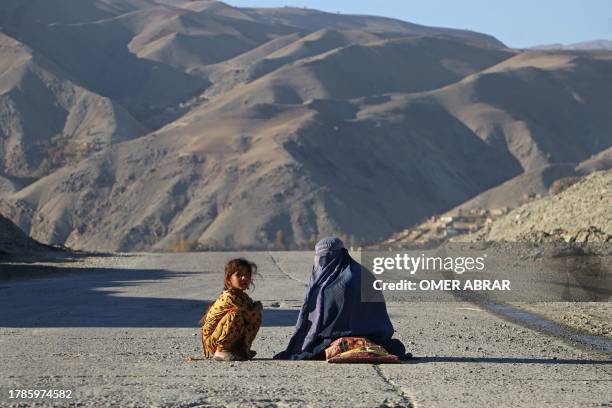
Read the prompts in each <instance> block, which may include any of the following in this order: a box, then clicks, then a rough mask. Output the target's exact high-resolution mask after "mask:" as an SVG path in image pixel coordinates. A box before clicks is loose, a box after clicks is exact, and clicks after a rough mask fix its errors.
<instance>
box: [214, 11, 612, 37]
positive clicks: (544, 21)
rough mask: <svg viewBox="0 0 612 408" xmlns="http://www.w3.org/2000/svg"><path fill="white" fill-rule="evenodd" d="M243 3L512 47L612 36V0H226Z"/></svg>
mask: <svg viewBox="0 0 612 408" xmlns="http://www.w3.org/2000/svg"><path fill="white" fill-rule="evenodd" d="M225 2H226V3H228V4H230V5H232V6H238V7H282V6H285V5H287V6H293V7H307V8H311V9H317V10H322V11H329V12H334V13H335V12H340V13H343V14H369V15H376V16H385V17H393V18H398V19H400V20H404V21H409V22H411V23H417V24H423V25H429V26H438V27H449V28H462V29H469V30H473V31H479V32H482V33H486V34H491V35H493V36H495V37H496V38H497V39H499V40H501V41H502V42H503V43H505V44H506V45H508V46H510V47H516V48H524V47H530V46H533V45H541V44H550V43H563V44H569V43H575V42H581V41H590V40H602V39H603V40H612V0H512V1H509V0H505V1H502V0H419V1H413V0H225Z"/></svg>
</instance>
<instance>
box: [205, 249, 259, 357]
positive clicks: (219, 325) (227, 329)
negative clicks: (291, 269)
mask: <svg viewBox="0 0 612 408" xmlns="http://www.w3.org/2000/svg"><path fill="white" fill-rule="evenodd" d="M255 273H257V265H255V264H254V263H252V262H249V261H247V260H246V259H242V258H237V259H232V260H231V261H229V262H228V263H227V264H226V265H225V278H224V282H223V287H224V289H225V290H224V291H223V292H222V293H221V294H220V295H219V297H218V298H217V299H216V300H215V301H214V302H213V304H212V305H211V306H210V307H209V309H208V311H207V312H206V315H205V316H204V317H203V318H202V319H201V320H200V324H201V325H202V348H203V351H204V357H205V358H209V357H211V356H212V358H213V359H214V360H217V361H243V360H250V359H251V358H253V357H254V356H255V352H254V351H252V350H251V344H252V343H253V340H254V339H255V336H256V335H257V332H258V331H259V327H260V325H261V312H262V309H263V308H262V305H261V302H253V300H252V299H251V298H250V297H249V295H247V294H246V293H245V290H247V289H248V288H249V287H250V286H251V281H252V277H253V274H255Z"/></svg>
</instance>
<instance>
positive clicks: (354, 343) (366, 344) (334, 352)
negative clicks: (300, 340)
mask: <svg viewBox="0 0 612 408" xmlns="http://www.w3.org/2000/svg"><path fill="white" fill-rule="evenodd" d="M325 358H326V360H327V362H328V363H364V364H374V363H399V362H400V360H399V358H397V356H395V355H393V354H389V352H387V350H385V349H384V348H383V347H381V346H379V345H378V344H376V343H374V342H373V341H370V340H368V339H366V338H365V337H340V338H339V339H336V340H334V341H333V343H332V344H330V345H329V347H327V348H326V349H325Z"/></svg>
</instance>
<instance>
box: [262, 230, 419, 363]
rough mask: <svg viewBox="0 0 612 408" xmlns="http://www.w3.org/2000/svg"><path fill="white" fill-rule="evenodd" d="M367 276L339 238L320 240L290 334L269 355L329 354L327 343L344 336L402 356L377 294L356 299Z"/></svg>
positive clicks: (308, 356)
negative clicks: (282, 345)
mask: <svg viewBox="0 0 612 408" xmlns="http://www.w3.org/2000/svg"><path fill="white" fill-rule="evenodd" d="M370 278H371V273H369V272H368V271H367V270H363V271H362V267H361V265H360V264H359V263H358V262H356V261H355V260H354V259H353V258H351V257H350V255H349V253H348V251H347V250H346V248H344V244H343V243H342V241H341V240H340V239H339V238H336V237H330V238H325V239H322V240H321V241H319V242H318V243H317V245H316V246H315V263H314V267H313V270H312V275H311V276H310V282H309V284H308V289H307V290H306V297H305V299H304V304H303V306H302V310H301V311H300V314H299V316H298V320H297V323H296V325H295V331H294V334H293V336H292V337H291V340H290V341H289V345H288V346H287V349H286V350H285V351H283V352H281V353H278V354H277V355H276V356H274V358H275V359H291V360H305V359H317V358H325V357H326V354H327V357H328V359H329V353H330V351H333V350H327V352H326V349H327V348H328V347H330V345H332V343H334V345H336V346H337V344H336V343H337V342H335V340H339V341H341V342H342V341H344V340H346V341H345V342H344V343H347V344H349V346H351V347H353V346H355V347H362V346H364V345H365V346H368V347H365V346H364V347H363V348H364V349H372V348H373V347H374V346H375V347H378V346H380V347H382V348H384V350H385V351H386V352H388V353H390V355H395V356H397V358H399V359H404V358H407V357H408V356H409V355H407V354H406V349H405V347H404V345H403V344H402V343H401V342H400V341H399V340H397V339H392V336H393V332H394V330H393V325H392V324H391V320H390V319H389V315H388V314H387V308H386V305H385V301H384V298H383V297H382V294H380V298H377V301H362V299H361V288H362V280H364V284H366V285H367V281H366V280H367V279H370ZM355 338H360V339H355ZM340 339H342V340H340ZM344 343H342V344H344ZM342 347H344V346H342ZM342 347H340V349H342ZM336 348H338V347H336ZM340 351H346V350H344V349H342V350H340ZM332 354H333V353H332Z"/></svg>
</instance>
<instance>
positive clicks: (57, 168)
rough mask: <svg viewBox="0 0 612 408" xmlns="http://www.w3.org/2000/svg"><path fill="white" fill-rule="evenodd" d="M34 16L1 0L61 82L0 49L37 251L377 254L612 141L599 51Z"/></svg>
mask: <svg viewBox="0 0 612 408" xmlns="http://www.w3.org/2000/svg"><path fill="white" fill-rule="evenodd" d="M33 4H34V3H23V2H21V1H17V0H7V1H5V2H3V3H2V4H0V11H1V13H0V25H2V30H3V33H4V34H3V35H4V36H5V37H6V38H7V40H6V41H7V42H10V41H12V42H13V43H14V44H17V45H15V46H13V48H15V47H17V46H19V47H20V49H21V51H19V52H21V53H22V54H23V57H20V58H21V59H23V61H25V60H27V59H28V58H30V57H29V56H33V57H32V58H33V61H35V62H36V63H35V64H34V65H32V64H33V63H29V64H28V65H27V66H28V67H30V68H28V69H34V71H33V72H35V73H40V72H42V73H44V74H40V75H39V77H43V78H46V79H48V78H51V77H53V78H58V79H54V80H52V81H51V80H47V82H45V81H43V80H35V79H36V78H37V77H36V76H35V75H33V74H32V75H31V74H28V75H25V74H23V75H22V74H20V73H22V72H26V71H25V70H24V69H21V68H19V67H20V65H19V63H18V62H19V61H21V59H20V58H17V57H13V56H12V55H13V54H10V53H11V52H13V53H16V51H10V50H8V49H9V48H10V47H8V48H6V50H5V49H4V48H0V52H4V53H6V55H8V56H9V58H8V59H2V61H9V62H8V63H6V65H5V66H4V68H3V69H4V71H5V73H6V72H8V73H9V74H7V75H5V77H6V78H8V79H5V82H6V83H7V84H8V85H7V86H6V89H7V91H6V92H5V93H4V94H1V93H0V96H2V97H6V100H7V101H8V102H6V103H7V104H9V103H12V104H13V105H11V106H15V108H14V109H13V111H14V112H13V113H12V114H11V115H9V117H8V119H7V121H6V123H8V125H6V126H5V127H6V130H2V131H0V139H1V140H2V148H1V149H0V212H2V213H3V214H5V216H7V217H8V218H10V219H11V220H12V221H13V222H15V223H16V224H17V225H18V226H19V227H21V228H22V229H23V230H24V231H26V232H28V233H29V234H30V235H31V236H32V237H34V238H35V239H37V240H40V241H41V242H45V243H53V244H65V245H67V246H70V247H74V248H77V249H90V250H121V251H131V250H149V249H154V250H165V249H169V248H173V247H175V246H176V245H177V244H178V243H181V245H183V243H185V242H187V243H189V245H188V246H189V247H203V248H215V249H229V248H232V249H235V248H256V249H271V248H278V249H281V248H302V247H310V246H311V244H312V241H314V240H316V239H317V237H320V236H322V235H326V234H330V233H334V234H341V235H344V236H346V237H347V239H348V240H350V241H351V243H355V244H361V243H368V242H377V241H382V240H383V239H384V238H385V237H388V236H390V235H392V234H393V233H395V232H397V231H399V230H402V229H404V228H407V227H409V226H412V225H414V224H415V223H418V222H419V221H421V220H423V219H424V218H426V217H428V216H430V215H432V214H439V213H443V212H445V211H448V210H450V209H452V208H454V207H456V206H458V205H460V204H462V203H464V202H466V201H467V200H469V199H471V198H474V197H476V196H477V195H479V194H480V193H483V192H485V191H490V190H491V189H493V188H495V187H497V186H500V185H501V184H502V183H504V182H507V181H509V180H512V179H516V177H520V176H521V175H523V174H531V173H533V174H535V173H537V172H539V171H540V170H539V169H542V168H545V167H547V166H549V167H550V168H555V169H563V168H564V166H566V165H567V163H574V164H575V163H583V162H585V161H587V160H592V163H590V164H589V166H591V167H597V166H601V165H605V163H606V160H607V159H606V157H607V156H600V155H603V152H605V151H606V149H609V148H610V147H611V146H612V118H611V116H610V115H609V108H608V104H609V101H610V100H612V87H610V85H609V84H611V83H612V53H610V52H604V51H589V52H577V51H521V50H513V49H508V48H506V47H505V46H504V45H503V44H502V43H500V42H499V41H497V40H496V39H494V38H492V37H490V36H488V35H485V34H480V33H474V32H470V31H462V30H451V29H445V28H435V27H424V26H419V25H415V24H411V23H408V22H402V21H398V20H394V19H386V18H378V17H368V16H344V15H339V14H330V13H322V12H318V11H315V10H303V9H294V8H282V9H254V8H237V7H231V6H229V5H227V4H224V3H221V2H216V1H204V0H201V1H183V0H163V1H162V0H157V1H153V0H128V1H123V0H122V1H119V0H83V1H81V2H79V6H78V7H71V6H70V4H72V2H70V1H69V0H58V1H57V2H55V3H54V5H53V7H51V6H50V5H49V4H50V3H48V2H36V4H37V5H38V7H35V6H34V5H33ZM75 39H77V40H75ZM7 50H8V51H7ZM15 55H17V54H15ZM20 55H21V54H20ZM12 67H17V68H18V69H17V71H15V72H18V73H19V75H18V74H15V73H11V72H13V71H11V70H14V69H13V68H12ZM32 67H34V68H32ZM39 67H42V68H39ZM27 72H29V71H27ZM2 78H3V76H2V72H0V79H2ZM32 78H34V79H32ZM61 78H63V79H61ZM60 79H61V80H60ZM62 80H63V81H64V82H61V81H62ZM11 81H12V82H11ZM30 83H32V84H38V85H37V86H38V88H36V87H34V85H31V84H30ZM20 84H24V85H23V86H21V85H20ZM58 89H60V90H63V89H70V91H61V92H58ZM72 89H75V90H72ZM79 92H80V93H79ZM84 92H89V93H88V94H87V95H86V96H81V95H84ZM3 95H5V96H3ZM37 95H45V98H46V99H42V98H38V99H37ZM65 95H75V96H74V97H72V98H68V97H66V96H65ZM96 95H97V96H96ZM96 97H99V98H101V99H95V98H96ZM20 98H21V99H20ZM24 98H29V99H28V100H30V101H31V100H37V101H38V103H39V104H40V105H41V107H40V108H39V109H40V110H41V112H46V111H45V110H44V109H49V110H50V111H51V113H49V114H48V115H47V114H45V116H43V117H42V118H43V119H44V118H47V116H48V117H49V119H48V120H46V121H45V122H44V126H43V125H41V124H40V123H42V119H40V120H36V119H33V116H32V112H29V111H28V107H29V106H32V105H31V103H28V104H26V103H21V104H19V103H18V102H19V101H20V100H22V99H24ZM81 99H86V100H87V101H89V102H88V103H85V102H81ZM95 101H100V102H96V103H99V104H100V107H99V108H96V106H98V105H96V103H94V102H95ZM103 103H106V104H107V105H105V106H107V108H105V109H103V107H102V105H103ZM43 108H44V109H43ZM71 118H74V119H71ZM118 118H121V120H119V119H118ZM1 120H3V119H1V118H0V121H1ZM39 122H40V123H39ZM0 123H1V122H0ZM21 124H27V126H30V127H32V126H38V127H37V128H35V129H34V130H29V128H28V129H26V128H25V127H24V126H22V125H21ZM20 126H21V127H20ZM42 130H44V131H45V132H46V133H45V132H43V131H42ZM143 132H144V133H143ZM92 140H93V141H97V140H100V141H102V142H101V143H98V144H95V143H94V144H95V145H96V146H99V147H98V148H96V149H94V150H93V151H89V150H87V151H81V150H78V149H77V152H76V153H75V155H68V156H67V157H69V159H68V160H64V161H53V157H55V155H56V151H55V150H53V149H58V148H59V149H61V150H60V151H61V152H62V153H63V155H64V157H66V154H68V153H70V154H72V153H71V152H72V149H75V148H76V147H78V146H83V143H85V144H84V146H87V145H88V144H87V143H90V142H92ZM50 149H51V150H50ZM15 152H17V153H19V154H20V155H21V156H19V154H16V153H15ZM47 158H48V161H50V163H51V164H52V166H50V167H45V169H46V171H38V167H40V166H38V167H37V166H36V164H37V163H42V162H43V161H44V160H45V159H47ZM602 163H603V164H602ZM585 165H586V164H585ZM557 173H558V174H561V173H563V171H562V170H560V171H559V172H557ZM557 173H555V174H557ZM538 174H539V173H538ZM547 174H548V173H547ZM524 184H525V185H528V184H529V183H524ZM544 184H545V183H543V184H542V185H544ZM519 190H520V188H519ZM490 199H491V200H492V201H495V200H499V198H495V197H492V198H490Z"/></svg>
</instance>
